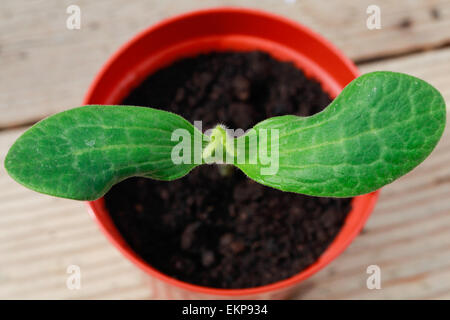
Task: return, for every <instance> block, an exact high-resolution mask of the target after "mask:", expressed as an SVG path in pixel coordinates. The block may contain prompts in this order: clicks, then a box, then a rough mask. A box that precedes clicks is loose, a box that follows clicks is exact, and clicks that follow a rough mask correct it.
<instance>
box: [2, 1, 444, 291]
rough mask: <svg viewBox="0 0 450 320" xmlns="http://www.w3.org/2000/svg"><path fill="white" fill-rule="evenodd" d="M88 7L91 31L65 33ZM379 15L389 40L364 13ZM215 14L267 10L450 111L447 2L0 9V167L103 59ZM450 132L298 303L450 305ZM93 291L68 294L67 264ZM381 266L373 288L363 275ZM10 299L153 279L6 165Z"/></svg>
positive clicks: (84, 25)
mask: <svg viewBox="0 0 450 320" xmlns="http://www.w3.org/2000/svg"><path fill="white" fill-rule="evenodd" d="M70 4H77V5H79V6H80V8H81V13H82V18H81V19H82V20H81V29H80V30H75V31H70V30H68V29H66V27H65V21H66V19H67V16H68V15H67V14H66V8H67V6H68V5H70ZM371 4H375V5H378V6H379V7H380V8H381V24H382V28H381V29H380V30H368V29H367V28H366V19H367V16H368V15H367V14H366V8H367V7H368V5H371ZM218 5H236V6H248V7H255V8H260V9H265V10H267V11H271V12H274V13H278V14H281V15H284V16H287V17H289V18H291V19H294V20H296V21H299V22H301V23H303V24H305V25H307V26H309V27H311V28H312V29H314V30H316V31H318V32H319V33H321V34H323V35H324V36H326V37H327V38H328V39H329V40H331V41H332V42H333V43H334V44H336V45H337V46H338V47H339V48H340V49H341V50H342V51H343V52H344V53H345V54H347V55H348V56H349V57H350V58H352V59H353V60H354V61H356V63H357V64H358V66H359V67H360V69H361V70H362V72H368V71H372V70H393V71H401V72H406V73H409V74H412V75H415V76H418V77H421V78H423V79H425V80H427V81H428V82H430V83H431V84H433V85H434V86H436V87H437V88H438V89H439V90H440V91H441V92H442V93H443V94H444V97H445V99H446V101H447V105H449V104H450V1H445V0H415V1H414V0H411V1H406V0H402V1H387V0H380V1H375V0H367V1H366V0H362V1H351V0H348V1H325V0H297V1H294V0H291V1H283V0H257V1H256V0H254V1H250V0H239V1H233V0H229V1H226V0H223V1H220V0H202V1H198V0H177V1H158V0H152V1H148V0H139V1H136V0H135V1H124V0H122V1H121V0H96V1H88V0H84V1H81V0H79V1H76V0H73V1H61V0H46V1H37V0H35V1H25V0H21V1H17V0H2V1H1V3H0V161H1V163H3V159H4V156H5V155H6V152H7V149H8V148H9V146H10V145H11V144H12V142H13V141H14V140H15V139H16V138H17V137H18V136H19V135H20V134H21V133H22V132H23V131H24V130H25V129H26V128H27V127H28V126H29V125H31V124H32V123H34V122H35V121H37V120H39V119H41V118H43V117H45V116H47V115H49V114H52V113H54V112H57V111H61V110H63V109H67V108H72V107H74V106H77V105H79V104H80V103H81V101H82V98H83V95H84V93H85V92H86V89H87V88H88V85H89V83H90V82H91V80H92V78H93V76H94V74H95V73H96V72H97V71H98V70H99V68H100V66H101V65H102V64H103V63H104V61H105V60H106V59H107V58H108V57H109V56H110V55H111V54H112V53H113V52H114V51H115V50H116V49H117V48H118V46H119V45H120V44H122V43H123V42H125V41H126V40H127V39H129V38H130V37H131V36H132V35H134V34H135V33H136V32H138V31H140V30H142V29H143V28H145V27H147V26H149V25H151V24H152V23H155V22H157V21H159V20H161V19H163V18H166V17H169V16H171V15H173V14H177V13H181V12H185V11H188V10H191V9H196V8H205V7H212V6H218ZM449 146H450V133H449V130H448V129H447V130H446V131H445V132H444V137H443V139H442V140H441V142H440V143H439V145H438V147H437V149H436V150H435V151H434V152H433V154H432V156H431V157H430V158H429V159H428V160H427V161H425V162H424V163H423V164H422V165H421V166H420V167H418V168H417V169H416V170H414V171H413V172H412V173H410V174H408V175H407V176H405V177H403V178H401V179H400V180H399V181H397V182H395V183H394V184H392V185H389V186H387V187H385V188H384V189H383V190H382V194H381V197H380V200H379V202H378V204H377V207H376V210H375V211H374V213H373V215H372V217H371V218H370V220H369V222H368V223H367V226H366V228H365V229H364V232H363V233H362V234H361V235H360V236H359V237H358V238H357V239H356V240H355V241H354V242H353V243H352V245H351V246H350V247H349V249H347V251H345V252H344V254H342V255H341V256H340V257H339V258H338V259H336V260H335V261H334V262H333V263H332V264H330V265H329V266H328V267H327V268H325V269H324V270H323V271H321V272H319V273H318V274H316V275H315V276H313V277H312V278H310V279H308V280H307V281H305V282H304V283H303V285H302V287H301V288H300V290H299V293H298V295H297V296H296V297H295V298H301V299H313V298H319V299H328V298H338V299H346V298H361V299H379V298H389V299H392V298H393V299H400V298H426V299H434V298H438V299H448V298H450V149H449ZM71 264H75V265H79V266H80V267H81V270H82V288H81V289H80V290H68V289H67V288H66V279H67V273H66V268H67V266H68V265H71ZM372 264H376V265H378V266H380V268H381V275H382V289H381V290H368V289H367V287H366V279H367V276H368V275H367V274H366V268H367V266H369V265H372ZM0 298H3V299H9V298H24V299H29V298H39V299H44V298H51V299H61V298H74V299H77V298H86V299H90V298H96V299H109V298H120V299H126V298H138V299H140V298H152V295H151V292H150V291H149V288H148V286H147V285H146V282H145V280H144V277H143V275H142V274H141V272H140V271H139V270H137V268H136V267H134V266H133V265H131V263H130V262H128V261H127V260H126V259H125V258H123V257H122V256H121V255H120V253H119V252H118V251H117V250H116V249H115V248H113V247H112V245H111V244H110V243H109V242H108V241H107V240H106V239H105V237H104V236H103V235H102V234H101V233H100V232H99V230H98V228H97V226H96V225H95V224H94V222H93V221H92V220H91V218H90V217H89V215H88V213H87V210H86V206H85V204H84V203H81V202H75V201H69V200H63V199H57V198H52V197H48V196H44V195H41V194H37V193H35V192H32V191H29V190H27V189H25V188H24V187H22V186H20V185H18V184H17V183H15V182H13V181H12V180H11V178H9V177H8V176H7V174H6V172H5V170H4V168H3V165H2V166H0Z"/></svg>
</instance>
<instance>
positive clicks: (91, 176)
mask: <svg viewBox="0 0 450 320" xmlns="http://www.w3.org/2000/svg"><path fill="white" fill-rule="evenodd" d="M176 129H185V130H187V132H189V133H190V134H191V136H194V131H195V130H197V129H195V128H194V126H192V125H191V124H190V123H189V122H188V121H186V120H185V119H183V118H182V117H180V116H178V115H175V114H173V113H170V112H166V111H161V110H157V109H151V108H137V107H129V106H85V107H80V108H75V109H72V110H68V111H65V112H61V113H58V114H56V115H53V116H51V117H49V118H47V119H45V120H43V121H41V122H39V123H37V124H36V125H34V126H33V127H32V128H30V129H29V130H28V131H26V132H25V133H24V134H23V135H22V136H21V137H20V138H19V139H18V140H17V141H16V142H15V143H14V145H13V146H12V147H11V149H10V150H9V153H8V155H7V157H6V160H5V167H6V169H7V171H8V173H9V174H10V175H11V176H12V177H13V178H14V179H15V180H16V181H18V182H19V183H21V184H23V185H24V186H26V187H28V188H30V189H33V190H35V191H39V192H42V193H45V194H49V195H53V196H59V197H65V198H70V199H77V200H94V199H97V198H99V197H101V196H102V195H104V194H105V193H106V192H107V191H108V190H109V189H110V188H111V186H112V185H114V184H115V183H117V182H119V181H121V180H123V179H125V178H128V177H131V176H144V177H148V178H152V179H158V180H174V179H177V178H180V177H182V176H184V175H185V174H187V173H188V172H189V171H190V170H192V168H194V167H195V166H196V165H195V164H193V161H191V164H184V163H181V164H175V163H174V162H173V161H172V159H171V153H172V150H173V148H174V147H175V146H176V145H177V144H178V143H179V141H172V140H171V137H172V133H173V132H174V130H176ZM197 131H198V130H197ZM198 133H199V132H198ZM200 135H201V133H200Z"/></svg>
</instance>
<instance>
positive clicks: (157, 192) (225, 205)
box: [105, 52, 351, 288]
mask: <svg viewBox="0 0 450 320" xmlns="http://www.w3.org/2000/svg"><path fill="white" fill-rule="evenodd" d="M329 102H330V98H329V97H328V95H327V94H326V93H324V92H323V91H322V89H321V86H320V84H319V83H317V82H316V81H313V80H311V79H308V78H306V77H305V75H304V74H303V72H302V71H301V70H298V69H297V68H295V67H294V66H293V65H292V64H291V63H287V62H279V61H277V60H274V59H273V58H271V57H270V56H269V55H267V54H265V53H261V52H250V53H229V52H228V53H211V54H205V55H199V56H197V57H194V58H188V59H183V60H180V61H178V62H176V63H174V64H173V65H171V66H169V67H167V68H164V69H162V70H160V71H158V72H156V73H155V74H153V75H151V76H150V77H148V78H147V79H146V80H145V81H144V82H143V83H142V84H140V86H139V87H137V88H136V89H134V90H133V91H132V92H131V93H130V95H129V96H128V97H127V98H126V99H125V100H124V101H123V104H125V105H138V106H152V107H154V108H160V109H165V110H169V111H172V112H175V113H178V114H180V115H182V116H183V117H185V118H186V119H188V120H190V121H191V122H193V121H194V120H202V121H203V129H204V130H206V129H209V128H211V127H213V126H215V125H216V124H217V123H223V124H225V125H226V126H228V127H229V128H233V129H237V128H242V129H244V130H245V129H248V128H251V127H252V126H253V125H255V124H256V123H257V122H259V121H262V120H264V119H266V118H269V117H273V116H279V115H285V114H296V115H302V116H307V115H312V114H314V113H316V112H319V111H321V110H322V109H323V108H324V107H326V106H327V105H328V103H329ZM105 201H106V206H107V208H108V210H109V212H110V214H111V217H112V219H113V220H114V223H115V224H116V226H117V228H118V229H119V231H120V232H121V234H122V235H123V237H124V238H125V240H126V241H127V242H128V244H129V245H130V246H131V248H133V250H135V251H136V252H137V253H138V254H139V255H140V256H141V257H142V258H143V259H144V260H146V261H147V262H148V263H149V264H150V265H152V266H153V267H155V268H156V269H158V270H160V271H162V272H164V273H166V274H168V275H170V276H173V277H175V278H178V279H180V280H183V281H187V282H190V283H194V284H199V285H204V286H210V287H218V288H247V287H255V286H260V285H265V284H269V283H272V282H275V281H278V280H281V279H285V278H288V277H290V276H292V275H294V274H296V273H298V272H299V271H301V270H303V269H304V268H306V267H308V266H309V265H310V264H312V263H313V262H315V261H316V260H317V258H318V257H319V256H320V255H321V254H322V253H323V252H324V250H325V249H326V248H327V247H328V245H329V244H330V243H331V241H332V240H333V239H334V237H335V236H336V235H337V233H338V232H339V230H340V228H341V226H342V225H343V223H344V221H345V218H346V216H347V214H348V212H349V211H350V201H351V199H334V198H316V197H309V196H304V195H299V194H294V193H287V192H281V191H279V190H275V189H272V188H269V187H265V186H262V185H260V184H258V183H256V182H253V181H251V180H250V179H248V178H247V177H246V176H245V175H244V174H243V173H242V172H240V171H239V170H237V169H235V170H233V171H232V173H231V175H229V176H227V177H223V176H221V175H220V173H219V171H218V169H217V166H215V165H210V166H200V167H198V168H196V169H194V170H193V171H192V172H191V173H190V174H188V175H187V176H186V177H184V178H182V179H179V180H176V181H172V182H163V181H155V180H150V179H145V178H131V179H128V180H125V181H123V182H121V183H119V184H118V185H116V186H115V187H113V188H112V190H111V191H110V192H109V193H108V194H107V195H106V196H105Z"/></svg>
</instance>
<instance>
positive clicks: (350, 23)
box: [0, 0, 450, 128]
mask: <svg viewBox="0 0 450 320" xmlns="http://www.w3.org/2000/svg"><path fill="white" fill-rule="evenodd" d="M76 3H77V4H78V5H79V6H80V8H81V12H82V21H81V23H82V24H81V29H80V30H73V31H70V30H67V29H66V27H65V21H66V19H67V17H68V15H67V14H66V8H67V6H68V5H70V4H73V1H68V0H66V1H61V0H45V1H44V0H40V1H33V2H31V1H30V2H27V3H26V4H24V3H23V2H20V1H14V0H3V1H2V5H1V6H0V17H1V19H0V30H2V32H1V33H0V70H1V72H2V76H1V77H0V87H1V88H2V90H1V91H0V113H1V115H2V116H1V117H0V128H4V127H12V126H17V125H23V124H27V123H32V122H34V121H37V120H39V119H41V118H43V117H45V116H47V115H49V114H52V113H54V112H57V111H61V110H64V109H67V108H72V107H75V106H77V105H79V104H80V103H81V101H82V98H83V95H84V93H85V92H86V90H87V88H88V86H89V83H90V82H91V81H92V79H93V77H94V75H95V73H96V72H97V71H98V70H99V68H100V67H101V65H102V64H103V63H104V62H105V61H106V59H107V58H108V57H109V56H110V55H111V54H112V53H113V52H114V51H115V50H116V49H117V48H118V47H119V46H120V45H121V44H122V43H124V42H125V41H127V40H128V39H129V38H130V37H131V36H132V35H134V34H136V33H137V32H138V31H140V30H142V29H144V28H145V27H147V26H149V25H151V24H153V23H155V22H157V21H160V20H161V19H163V18H166V17H168V16H172V15H174V14H178V13H181V12H186V11H188V10H192V9H197V8H200V7H201V8H206V7H214V6H218V5H237V6H248V7H254V8H258V9H264V10H267V11H270V12H274V13H277V14H281V15H284V16H287V17H289V18H291V19H294V20H296V21H299V22H301V23H303V24H305V25H307V26H309V27H311V28H312V29H314V30H316V31H318V32H319V33H321V34H323V35H324V36H326V37H327V38H328V39H330V40H331V41H332V42H333V43H335V44H336V45H337V46H338V47H339V48H341V49H342V50H343V51H344V52H345V53H346V54H347V55H348V56H350V57H351V58H352V59H356V60H359V61H361V60H368V59H369V60H370V59H373V58H376V57H380V56H389V55H394V54H401V53H404V52H409V51H411V50H422V49H426V48H430V47H435V46H443V45H445V44H448V42H449V40H450V1H449V0H420V1H419V0H416V1H414V0H410V1H407V0H403V1H395V2H394V1H388V0H379V1H375V2H374V1H372V0H362V1H351V0H346V1H325V0H302V1H282V0H279V1H274V0H259V1H253V0H204V1H201V2H200V1H190V0H178V1H157V0H136V1H133V2H132V3H126V4H125V3H124V2H123V1H121V0H97V1H87V0H80V1H77V2H76ZM372 4H376V5H378V6H379V7H380V9H381V25H382V29H380V30H369V29H367V27H366V20H367V17H368V15H367V14H366V9H367V7H368V6H369V5H372Z"/></svg>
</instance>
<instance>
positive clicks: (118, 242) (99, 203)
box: [83, 7, 379, 296]
mask: <svg viewBox="0 0 450 320" xmlns="http://www.w3.org/2000/svg"><path fill="white" fill-rule="evenodd" d="M210 13H230V14H233V13H247V14H253V15H258V16H262V17H265V18H268V19H272V20H278V21H280V22H283V23H285V24H287V25H289V26H291V27H293V28H295V29H297V30H300V32H302V33H304V34H306V35H308V36H310V37H312V38H315V39H316V40H318V41H319V42H321V43H322V44H323V45H324V46H326V47H327V49H328V50H329V51H330V52H331V53H333V54H334V55H336V56H337V57H338V59H339V60H340V61H341V62H342V63H343V64H344V65H345V67H346V68H348V70H349V71H350V72H351V73H352V74H353V75H354V76H355V77H356V76H358V75H359V71H358V69H357V68H356V66H355V65H354V64H353V62H352V61H351V60H349V59H348V58H347V57H346V56H344V55H343V54H342V53H341V52H340V51H339V50H338V49H337V48H336V47H335V46H334V45H333V44H331V43H330V42H329V41H328V40H326V39H325V38H323V37H322V36H321V35H319V34H317V33H315V32H314V31H312V30H310V29H309V28H307V27H305V26H303V25H301V24H299V23H297V22H294V21H292V20H290V19H288V18H285V17H282V16H279V15H275V14H272V13H268V12H264V11H261V10H256V9H249V8H242V7H217V8H207V9H200V10H195V11H189V12H187V13H183V14H179V15H176V16H173V17H171V18H167V19H164V20H162V21H161V22H158V23H156V24H154V25H152V26H150V27H148V28H146V29H144V30H143V31H141V32H139V33H137V34H136V35H135V36H134V37H132V38H131V39H130V40H128V41H127V42H126V43H125V44H124V45H122V46H121V47H120V48H119V49H118V50H117V51H116V52H115V53H114V54H113V55H112V56H110V58H109V59H108V60H107V62H106V63H105V64H104V65H103V66H102V68H101V69H100V71H99V72H98V73H97V75H96V76H95V78H94V80H93V82H92V83H91V85H90V86H89V89H88V91H87V93H86V95H85V97H84V100H83V103H84V104H88V103H90V101H91V97H92V96H93V94H94V92H95V90H96V89H97V85H98V83H99V82H100V81H101V79H102V78H103V77H104V76H105V74H106V73H107V71H108V70H109V69H110V67H111V66H112V65H113V64H114V62H115V61H116V60H117V59H118V58H119V57H120V56H121V55H122V54H123V53H124V52H126V51H127V50H129V49H130V47H132V45H133V44H134V43H135V42H137V41H138V40H140V39H141V38H143V37H145V36H146V35H147V34H149V33H152V32H154V31H155V30H157V29H160V28H163V27H165V26H167V25H170V24H172V23H174V22H177V21H180V20H184V19H187V18H192V17H195V16H198V15H205V14H210ZM378 195H379V190H377V191H375V192H372V193H369V194H366V195H362V196H357V197H354V199H353V200H352V205H354V204H355V202H356V201H358V203H359V207H360V210H358V211H359V212H358V214H359V215H360V217H359V218H358V222H357V224H356V225H355V226H353V228H352V230H351V232H350V233H347V234H346V236H345V239H340V241H339V242H337V241H336V239H337V237H338V236H339V234H340V233H339V234H338V236H337V237H336V238H335V239H334V240H333V242H332V243H331V244H330V245H329V246H328V248H327V249H326V251H325V252H326V253H327V254H326V255H324V254H322V255H321V256H320V257H319V259H317V260H316V261H315V262H314V263H313V264H312V265H310V266H309V267H307V268H306V269H304V270H302V271H300V272H299V273H297V274H295V275H294V276H291V277H289V278H287V279H284V280H280V281H277V282H274V283H271V284H268V285H263V286H258V287H252V288H245V289H222V288H213V287H206V286H200V285H195V284H191V283H188V282H184V281H181V280H178V279H175V278H173V277H170V276H168V275H166V274H164V273H162V272H160V271H158V270H156V269H155V268H153V267H152V266H150V265H149V264H148V263H147V262H145V261H144V260H143V259H142V258H141V257H140V256H139V255H138V254H137V253H135V252H134V251H133V250H132V249H131V248H130V247H129V246H128V245H127V244H126V242H125V241H124V239H123V238H118V237H117V236H116V235H113V234H112V233H111V232H110V230H109V229H108V227H107V226H106V225H105V221H104V218H103V217H101V216H100V215H98V214H97V212H98V211H100V210H106V209H105V208H104V200H103V198H101V199H99V200H96V201H90V202H88V203H87V204H88V209H89V212H90V214H91V216H92V217H93V219H94V220H95V221H96V222H97V223H98V225H99V227H100V229H101V230H102V232H103V233H104V234H105V235H106V237H107V238H108V239H109V241H111V242H112V243H113V244H114V246H115V247H116V248H118V249H119V251H120V252H121V253H122V254H123V255H124V256H125V257H127V258H128V259H129V260H131V261H132V262H133V263H134V264H135V265H137V266H138V267H139V268H140V269H142V270H143V271H144V272H145V273H147V274H149V275H151V276H153V277H155V278H157V279H159V280H162V281H163V282H166V283H169V284H171V285H174V286H176V287H180V288H182V289H184V290H187V291H192V292H197V293H204V294H210V295H214V296H244V295H245V296H246V295H254V294H264V293H269V292H272V291H278V290H281V289H284V288H287V287H290V286H293V285H295V284H298V283H300V282H301V281H303V280H305V279H307V278H308V277H310V276H311V275H313V274H314V273H316V272H318V271H319V270H321V269H322V268H324V267H325V266H326V265H328V264H329V263H330V262H331V261H333V260H334V259H335V258H336V257H337V256H339V255H340V254H341V253H342V252H343V251H344V250H345V249H346V248H347V247H348V246H349V245H350V243H351V242H352V241H353V239H354V238H355V237H356V236H357V235H358V234H359V232H360V231H361V229H362V227H363V226H364V224H365V222H366V221H367V219H368V217H369V216H370V214H371V212H372V210H373V208H374V206H375V203H376V201H377V199H378ZM353 211H354V209H352V210H351V211H350V212H349V216H350V215H351V214H352V212H353ZM353 214H354V213H353ZM346 221H347V220H346ZM341 230H342V228H341ZM117 233H118V234H119V232H117ZM333 245H335V246H334V247H333V250H331V251H330V250H329V249H330V248H331V247H332V246H333Z"/></svg>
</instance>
